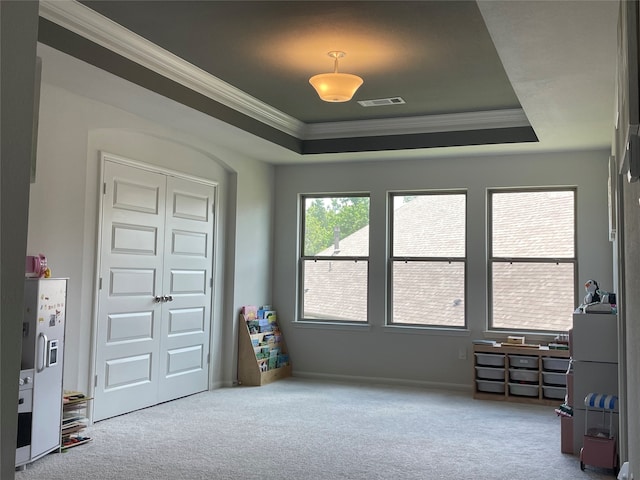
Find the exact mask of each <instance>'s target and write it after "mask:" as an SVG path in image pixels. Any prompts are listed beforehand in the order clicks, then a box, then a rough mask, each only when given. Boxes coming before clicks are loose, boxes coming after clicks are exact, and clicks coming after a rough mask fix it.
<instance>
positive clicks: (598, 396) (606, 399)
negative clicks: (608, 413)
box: [584, 393, 618, 410]
mask: <svg viewBox="0 0 640 480" xmlns="http://www.w3.org/2000/svg"><path fill="white" fill-rule="evenodd" d="M617 402H618V397H617V396H615V395H605V394H603V393H588V394H587V396H586V397H584V405H585V407H591V408H601V409H603V410H615V408H616V403H617Z"/></svg>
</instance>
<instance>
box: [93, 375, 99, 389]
mask: <svg viewBox="0 0 640 480" xmlns="http://www.w3.org/2000/svg"><path fill="white" fill-rule="evenodd" d="M93 386H94V387H98V375H94V376H93Z"/></svg>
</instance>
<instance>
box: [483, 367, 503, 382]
mask: <svg viewBox="0 0 640 480" xmlns="http://www.w3.org/2000/svg"><path fill="white" fill-rule="evenodd" d="M504 375H505V371H504V368H494V367H476V378H480V379H485V380H502V381H504Z"/></svg>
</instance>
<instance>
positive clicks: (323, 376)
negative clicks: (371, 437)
mask: <svg viewBox="0 0 640 480" xmlns="http://www.w3.org/2000/svg"><path fill="white" fill-rule="evenodd" d="M293 376H294V377H297V378H308V379H311V380H330V381H334V382H341V383H366V384H369V385H371V384H378V385H401V386H405V387H420V388H432V389H438V390H454V391H457V392H468V393H471V385H465V384H461V383H444V382H429V381H425V380H409V379H406V378H389V377H365V376H360V375H336V374H330V373H317V372H301V371H299V370H294V371H293Z"/></svg>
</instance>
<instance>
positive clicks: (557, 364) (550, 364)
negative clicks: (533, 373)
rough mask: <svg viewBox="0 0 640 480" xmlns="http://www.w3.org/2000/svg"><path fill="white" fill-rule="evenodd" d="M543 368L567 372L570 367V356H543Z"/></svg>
mask: <svg viewBox="0 0 640 480" xmlns="http://www.w3.org/2000/svg"><path fill="white" fill-rule="evenodd" d="M542 368H543V369H544V370H552V371H554V372H566V371H567V369H568V368H569V359H568V358H553V357H543V358H542Z"/></svg>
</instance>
